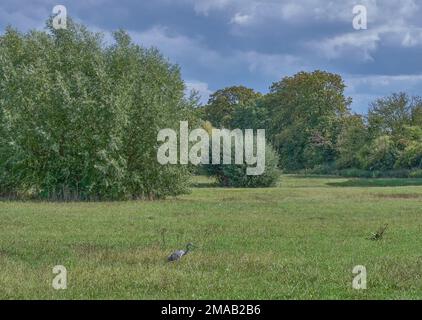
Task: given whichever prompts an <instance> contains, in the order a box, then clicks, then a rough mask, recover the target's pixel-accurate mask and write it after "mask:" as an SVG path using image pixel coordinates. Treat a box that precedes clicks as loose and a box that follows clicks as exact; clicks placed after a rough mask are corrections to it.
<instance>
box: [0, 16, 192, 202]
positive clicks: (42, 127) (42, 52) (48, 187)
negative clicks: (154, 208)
mask: <svg viewBox="0 0 422 320" xmlns="http://www.w3.org/2000/svg"><path fill="white" fill-rule="evenodd" d="M67 26H68V27H67V29H60V30H55V29H54V28H53V27H52V26H51V23H50V22H48V23H47V29H46V31H31V32H29V33H26V34H22V33H20V32H18V31H17V30H14V29H12V28H10V27H9V28H7V29H6V31H5V33H4V34H3V36H1V37H0V144H1V146H0V193H3V194H32V195H34V196H37V197H42V198H48V199H132V198H156V197H164V196H167V195H176V194H179V193H183V192H186V191H187V181H188V177H189V175H188V171H187V169H186V168H183V167H180V166H162V165H160V164H158V162H157V160H156V149H157V147H158V146H157V133H158V131H159V130H160V129H162V128H175V127H176V125H178V123H179V121H180V120H184V119H185V118H186V113H187V109H188V105H189V103H188V101H185V99H184V89H185V87H184V83H183V81H182V80H181V76H180V71H179V68H178V67H177V66H176V65H172V64H171V63H169V62H168V61H167V60H166V59H165V58H164V57H163V56H162V55H161V54H160V53H159V52H158V51H157V50H154V49H145V48H143V47H140V46H138V45H135V44H133V43H132V41H131V39H130V37H129V36H128V35H127V33H125V32H124V31H118V32H116V33H115V34H114V38H115V42H114V43H113V44H111V45H105V44H104V42H103V39H102V35H101V34H98V33H93V32H90V31H89V30H88V29H87V28H86V27H84V26H81V25H78V24H75V23H74V22H72V21H68V24H67Z"/></svg>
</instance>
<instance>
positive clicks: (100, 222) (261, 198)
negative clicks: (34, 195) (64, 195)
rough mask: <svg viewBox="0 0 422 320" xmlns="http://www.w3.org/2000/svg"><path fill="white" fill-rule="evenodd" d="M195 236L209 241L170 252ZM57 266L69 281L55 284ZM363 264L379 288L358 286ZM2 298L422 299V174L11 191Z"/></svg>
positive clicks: (1, 232)
mask: <svg viewBox="0 0 422 320" xmlns="http://www.w3.org/2000/svg"><path fill="white" fill-rule="evenodd" d="M386 223H388V224H389V229H388V230H387V232H386V234H385V235H384V238H383V239H382V240H380V241H371V240H369V239H368V238H369V237H370V235H371V233H373V232H375V231H376V230H377V229H378V228H379V227H380V226H382V225H384V224H386ZM187 242H193V243H194V244H195V245H196V246H197V248H196V249H195V250H194V251H193V252H192V253H191V254H189V255H187V256H186V257H184V258H183V259H182V261H179V262H176V263H167V262H166V257H167V255H168V254H169V253H171V251H172V250H174V249H181V248H183V247H184V246H185V244H186V243H187ZM55 265H64V266H65V267H66V268H67V270H68V279H67V281H68V288H67V289H66V290H59V291H57V290H54V289H53V288H52V285H51V284H52V280H53V278H54V277H55V275H54V274H53V272H52V268H53V267H54V266H55ZM356 265H364V266H366V268H367V271H368V289H367V290H360V291H358V290H354V289H352V285H351V283H352V279H353V277H354V275H353V273H352V269H353V267H354V266H356ZM0 298H1V299H11V298H18V299H85V298H86V299H422V179H420V180H418V179H413V180H400V179H380V180H356V179H355V180H351V179H340V178H329V177H300V176H283V177H282V179H281V181H280V185H279V186H278V187H277V188H271V189H223V188H217V187H214V186H213V185H212V181H209V180H207V179H205V178H196V179H195V182H194V188H193V191H192V193H191V194H190V195H186V196H182V197H178V198H176V199H168V200H165V201H158V202H115V203H41V202H0Z"/></svg>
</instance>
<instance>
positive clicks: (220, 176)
mask: <svg viewBox="0 0 422 320" xmlns="http://www.w3.org/2000/svg"><path fill="white" fill-rule="evenodd" d="M234 154H235V153H234V149H233V150H232V152H231V155H232V163H233V164H231V165H224V164H221V165H211V164H210V165H207V166H205V169H206V172H207V174H208V175H210V176H213V177H215V178H216V179H217V181H218V183H219V184H220V185H221V186H224V187H236V188H260V187H272V186H274V185H275V184H276V183H277V181H278V179H279V177H280V174H281V172H280V170H279V169H278V155H277V153H276V152H275V151H274V149H273V148H272V147H271V145H270V144H268V143H267V144H266V147H265V172H264V173H263V174H262V175H257V176H251V175H247V174H246V169H247V167H248V165H247V164H246V163H244V164H243V165H236V164H234V161H235V158H234Z"/></svg>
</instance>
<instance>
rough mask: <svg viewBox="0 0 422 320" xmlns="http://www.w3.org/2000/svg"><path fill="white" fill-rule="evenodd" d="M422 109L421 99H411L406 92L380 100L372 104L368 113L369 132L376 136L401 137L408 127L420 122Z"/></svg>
mask: <svg viewBox="0 0 422 320" xmlns="http://www.w3.org/2000/svg"><path fill="white" fill-rule="evenodd" d="M421 108H422V99H421V98H420V97H410V96H409V95H408V94H406V93H404V92H400V93H393V94H392V95H390V96H388V97H385V98H381V99H378V100H376V101H375V102H373V103H372V104H371V106H370V109H369V112H368V124H369V130H370V131H371V133H372V134H373V135H375V136H380V135H385V134H388V135H392V136H399V135H400V134H402V133H403V130H404V128H405V127H406V126H410V125H412V124H413V121H415V122H417V121H419V120H418V119H419V116H418V114H419V113H420V109H421Z"/></svg>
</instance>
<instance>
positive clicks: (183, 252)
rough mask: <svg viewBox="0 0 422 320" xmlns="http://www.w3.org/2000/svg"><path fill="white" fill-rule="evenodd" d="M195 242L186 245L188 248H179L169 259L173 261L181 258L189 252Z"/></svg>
mask: <svg viewBox="0 0 422 320" xmlns="http://www.w3.org/2000/svg"><path fill="white" fill-rule="evenodd" d="M192 247H193V244H192V243H191V242H189V243H188V244H187V245H186V250H177V251H175V252H173V253H172V254H171V255H170V256H169V257H168V258H167V261H169V262H171V261H176V260H180V259H181V258H182V257H183V256H185V255H187V254H188V253H189V251H190V250H191V249H192Z"/></svg>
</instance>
